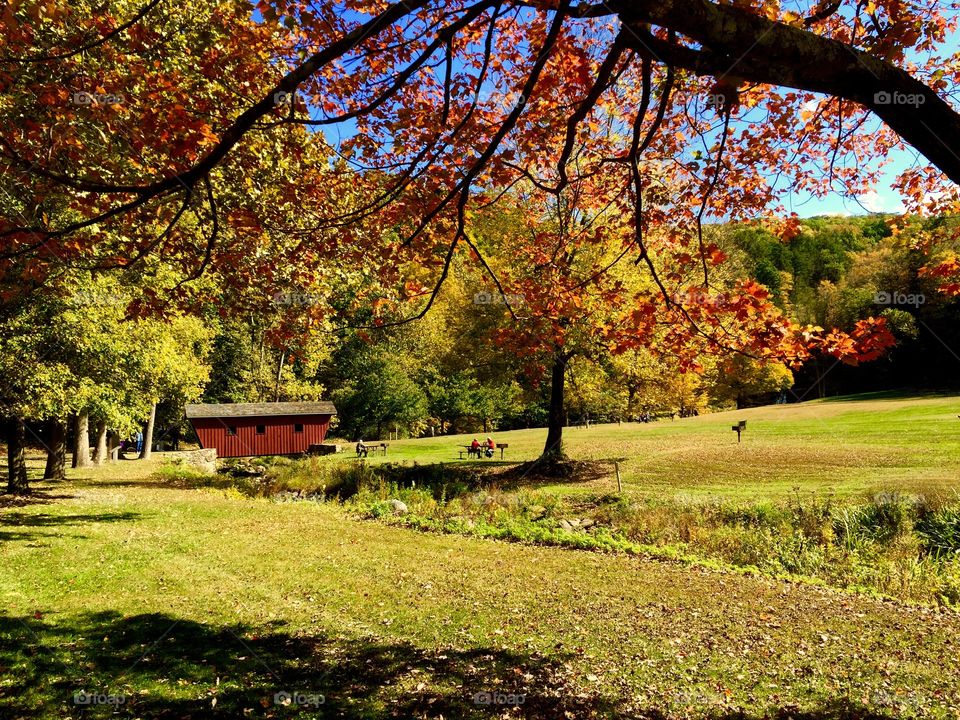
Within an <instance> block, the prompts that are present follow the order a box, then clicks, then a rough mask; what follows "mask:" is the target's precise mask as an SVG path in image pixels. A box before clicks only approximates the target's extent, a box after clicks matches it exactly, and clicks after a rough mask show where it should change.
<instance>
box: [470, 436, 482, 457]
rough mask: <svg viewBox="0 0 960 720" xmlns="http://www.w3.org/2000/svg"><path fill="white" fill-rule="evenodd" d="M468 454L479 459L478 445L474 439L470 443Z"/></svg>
mask: <svg viewBox="0 0 960 720" xmlns="http://www.w3.org/2000/svg"><path fill="white" fill-rule="evenodd" d="M470 453H471V454H474V455H476V456H477V457H480V443H478V442H477V439H476V438H474V439H473V442H472V443H470Z"/></svg>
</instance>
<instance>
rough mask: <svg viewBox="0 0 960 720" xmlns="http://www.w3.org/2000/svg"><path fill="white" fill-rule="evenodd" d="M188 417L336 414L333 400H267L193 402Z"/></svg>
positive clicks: (187, 408)
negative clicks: (215, 403)
mask: <svg viewBox="0 0 960 720" xmlns="http://www.w3.org/2000/svg"><path fill="white" fill-rule="evenodd" d="M186 411H187V417H188V418H227V417H269V416H271V415H336V414H337V409H336V408H335V407H334V406H333V403H332V402H327V401H322V402H267V403H225V404H222V405H214V404H210V405H206V404H202V403H200V404H192V405H187V407H186Z"/></svg>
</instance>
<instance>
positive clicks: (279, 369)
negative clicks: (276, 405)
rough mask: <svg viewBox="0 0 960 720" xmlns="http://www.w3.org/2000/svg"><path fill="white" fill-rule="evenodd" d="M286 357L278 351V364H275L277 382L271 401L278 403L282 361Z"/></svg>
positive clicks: (282, 352)
mask: <svg viewBox="0 0 960 720" xmlns="http://www.w3.org/2000/svg"><path fill="white" fill-rule="evenodd" d="M285 356H286V353H285V352H284V351H283V350H281V351H280V362H278V363H277V382H276V384H275V385H274V388H273V401H274V402H280V380H281V379H282V378H283V359H284V357H285Z"/></svg>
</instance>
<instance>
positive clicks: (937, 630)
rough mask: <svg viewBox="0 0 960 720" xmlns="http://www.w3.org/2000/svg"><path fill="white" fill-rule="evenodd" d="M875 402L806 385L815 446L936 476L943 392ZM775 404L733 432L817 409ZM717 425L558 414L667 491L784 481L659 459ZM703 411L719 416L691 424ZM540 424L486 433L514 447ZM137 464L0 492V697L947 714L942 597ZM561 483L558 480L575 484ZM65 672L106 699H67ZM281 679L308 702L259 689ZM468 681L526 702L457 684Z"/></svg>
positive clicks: (528, 445) (842, 483) (235, 708)
mask: <svg viewBox="0 0 960 720" xmlns="http://www.w3.org/2000/svg"><path fill="white" fill-rule="evenodd" d="M889 402H895V403H896V404H898V407H896V408H894V407H888V406H887V405H886V403H888V401H886V400H880V401H873V402H871V403H857V405H858V406H861V407H863V408H864V409H863V410H862V411H861V412H860V413H859V417H858V416H857V415H858V414H857V413H856V412H855V411H854V410H853V409H852V408H851V407H850V406H851V404H846V403H829V404H827V403H823V404H818V405H820V406H821V408H822V409H823V412H824V413H825V414H826V413H827V405H829V408H830V409H831V410H832V411H835V410H836V409H838V408H839V409H840V410H841V412H840V413H838V414H834V415H829V417H828V419H827V422H828V423H829V424H830V425H831V426H832V433H827V431H826V430H824V431H823V432H822V433H821V434H820V435H818V437H823V438H825V437H827V436H828V435H829V436H831V437H832V441H831V442H830V443H829V448H828V451H829V452H835V451H836V450H837V447H838V446H840V445H843V446H845V447H847V448H849V446H850V445H853V444H857V445H862V446H864V447H867V446H876V447H878V448H884V449H885V452H887V453H889V455H890V456H891V457H894V456H896V457H900V458H907V457H908V456H911V453H916V457H915V459H914V461H913V462H914V463H915V464H914V465H913V466H912V467H913V468H914V469H916V470H918V471H919V473H918V475H914V474H913V471H912V470H905V471H904V472H905V474H904V476H903V478H901V480H904V481H906V482H907V484H910V483H916V484H915V487H924V488H930V487H938V488H940V487H943V486H946V487H950V486H951V483H953V485H952V486H953V487H955V486H956V478H957V474H956V462H957V450H956V447H955V445H956V434H955V431H952V430H951V429H950V428H951V427H952V426H951V425H950V424H949V417H953V420H954V422H956V423H958V424H960V421H958V420H956V417H955V415H956V413H953V414H952V415H951V414H950V412H951V407H950V405H949V403H950V402H952V401H950V400H948V399H922V400H918V401H916V402H915V403H908V402H904V401H900V400H896V401H889ZM937 403H941V404H940V405H938V404H937ZM809 407H810V406H805V407H804V408H793V410H794V413H804V412H807V409H808V408H809ZM778 412H780V411H779V409H777V410H772V409H768V410H764V411H750V412H749V413H736V414H735V415H736V416H739V417H745V418H746V419H748V421H750V424H749V426H748V433H749V434H748V435H747V436H746V438H745V443H744V446H743V450H744V451H750V450H751V448H752V451H753V452H754V453H756V452H757V451H758V450H759V448H760V447H763V446H766V447H768V448H770V447H774V446H775V444H776V442H777V441H776V439H775V438H776V436H777V435H778V434H779V435H780V436H781V437H782V438H784V439H786V438H792V440H791V441H792V442H799V440H797V435H798V434H801V430H803V428H806V430H804V432H808V433H816V432H817V431H816V430H815V428H816V427H817V424H816V423H815V422H812V421H810V420H808V419H805V418H803V417H797V416H796V415H792V416H791V415H789V414H786V413H785V414H784V415H782V416H780V418H785V419H782V421H781V422H780V423H775V422H774V420H775V419H776V418H777V415H776V414H777V413H778ZM764 413H766V414H764ZM888 414H890V415H893V416H898V417H901V418H902V417H904V416H910V417H912V418H913V419H914V420H915V421H916V423H918V424H920V425H928V426H930V427H931V428H936V432H933V433H931V434H930V435H929V436H928V437H927V439H926V440H924V444H922V445H917V446H911V444H910V442H908V441H905V440H904V439H903V437H902V435H903V434H900V435H898V433H896V432H895V431H894V430H893V429H892V428H891V427H888V425H889V423H887V422H881V423H879V426H880V427H879V428H878V427H877V424H876V423H869V422H867V418H866V417H865V416H870V418H872V419H875V418H883V417H885V416H887V415H888ZM763 418H767V419H766V420H764V419H763ZM771 418H772V419H771ZM754 421H756V422H754ZM667 423H669V421H667ZM765 423H768V424H769V427H767V428H764V427H763V426H764V424H765ZM729 424H730V416H728V417H727V418H726V419H723V418H717V417H713V418H708V417H701V418H695V419H691V420H688V421H676V423H674V424H672V425H668V424H664V423H662V424H660V425H653V426H639V427H638V426H630V427H626V426H624V427H623V428H615V427H604V428H601V427H598V428H593V429H591V430H571V431H570V437H571V440H570V445H569V446H568V450H569V451H571V454H575V450H576V448H577V447H579V448H580V449H581V451H582V452H581V454H582V455H587V453H588V451H589V452H592V453H596V454H597V455H596V456H597V457H610V456H627V455H630V454H631V450H630V448H633V447H636V448H642V451H643V452H645V453H647V454H648V455H647V459H646V460H645V461H644V460H642V459H641V458H636V459H632V460H630V461H628V462H630V463H636V466H635V467H639V466H643V467H645V468H649V466H650V463H652V462H656V463H657V466H658V467H664V468H668V470H667V471H666V472H667V474H668V475H669V476H670V478H672V479H671V480H669V481H667V480H666V479H664V480H663V485H662V487H664V488H667V489H669V493H670V496H671V497H673V496H674V495H687V494H694V493H702V492H706V491H707V489H708V488H720V489H722V490H723V491H724V492H725V493H726V494H727V495H728V496H729V497H730V498H731V499H734V500H735V499H737V498H738V497H740V496H742V495H744V494H745V493H750V494H751V496H753V497H757V496H761V495H763V494H764V493H765V492H767V490H768V489H769V488H771V487H779V486H778V485H773V484H767V483H765V482H764V481H762V480H758V479H757V477H758V473H761V471H764V470H765V468H764V466H763V464H762V463H760V461H759V459H758V458H757V457H756V456H754V457H753V460H752V461H751V463H748V464H745V465H744V468H745V470H744V473H745V474H744V477H745V478H751V480H750V481H749V482H750V483H752V484H751V485H750V487H746V488H745V487H739V486H737V485H733V484H731V483H730V482H728V481H727V480H726V479H723V478H721V479H718V478H717V477H715V476H713V475H711V474H709V473H708V472H707V471H706V470H701V471H700V472H699V473H698V474H696V475H695V476H687V475H685V474H684V472H682V471H680V470H677V469H676V468H675V467H673V466H671V465H670V463H669V458H670V457H671V456H672V457H674V458H675V459H676V460H677V462H679V463H686V462H691V455H692V454H693V453H694V452H695V449H696V445H697V441H695V440H691V439H689V438H688V439H686V440H684V437H685V433H683V432H681V430H680V429H681V428H683V427H686V428H688V433H693V434H694V435H695V436H696V437H698V438H700V440H701V441H702V442H704V443H705V448H704V449H703V452H704V454H705V457H710V456H712V455H716V454H718V453H720V452H721V451H725V450H724V448H725V447H726V445H728V444H729V441H730V438H729V437H728V436H727V434H730V435H732V433H731V432H730V430H729V429H726V431H725V432H726V434H722V431H723V428H724V426H725V425H726V426H729ZM842 428H846V430H842ZM870 428H873V429H870ZM715 432H716V433H721V434H722V437H720V438H719V439H718V440H717V441H716V444H715V445H712V444H709V443H710V442H711V441H710V440H709V439H710V438H712V437H713V434H714V433H715ZM842 432H847V433H849V434H848V435H842V434H841V433H842ZM950 432H954V434H953V435H950V434H949V433H950ZM577 433H582V434H583V439H580V438H577V435H576V434H577ZM871 433H873V434H871ZM590 434H592V435H590ZM495 437H497V438H498V439H503V438H504V436H503V435H498V436H495ZM538 437H542V432H537V431H522V432H519V433H515V434H510V435H509V436H508V439H507V441H508V442H510V443H511V450H513V448H514V442H516V448H517V455H518V456H520V457H523V456H524V454H525V453H529V455H533V454H535V453H536V449H537V448H536V445H537V443H538V440H537V438H538ZM598 437H603V438H604V441H603V443H599V442H597V440H596V438H598ZM515 438H519V439H516V440H515ZM751 443H752V445H751ZM951 443H953V446H952V447H951V445H950V444H951ZM455 444H456V441H452V442H451V440H450V439H449V438H443V439H438V440H432V441H404V442H399V443H394V444H393V445H392V446H391V452H393V451H396V453H395V454H396V457H394V458H393V459H397V457H406V458H407V459H408V460H414V459H416V460H418V461H419V462H429V461H430V460H431V457H432V458H433V459H439V458H438V457H437V456H439V455H441V454H443V453H447V456H449V448H450V446H451V445H455ZM417 447H420V448H422V450H421V451H420V452H419V453H418V451H417V450H415V448H417ZM431 447H432V448H433V449H432V450H430V449H429V448H431ZM738 451H739V450H738ZM811 452H813V451H811ZM431 453H433V455H431ZM604 453H610V454H609V455H605V454H604ZM614 453H615V454H616V455H614ZM529 455H528V456H529ZM455 457H456V456H455V455H454V458H455ZM745 457H751V456H746V455H745ZM911 457H913V456H911ZM388 459H391V458H389V457H388ZM35 462H36V460H35ZM323 462H335V463H343V462H355V461H353V460H350V459H348V458H337V459H334V460H323ZM872 462H875V459H874V460H873V461H872ZM951 463H953V464H952V465H951ZM717 464H718V466H722V462H719V460H718V461H717ZM904 467H905V468H906V467H908V466H907V465H906V464H905V465H904ZM833 469H834V471H835V472H836V475H834V476H833V479H832V480H831V482H832V483H834V484H835V488H834V489H836V490H838V491H841V492H844V493H846V494H847V495H849V496H851V497H852V496H853V495H855V494H857V493H860V492H862V491H863V490H864V489H866V488H874V489H876V488H881V487H885V486H887V485H888V484H889V482H888V479H884V478H880V479H873V480H870V481H866V480H864V479H863V477H864V476H863V475H861V474H860V473H861V471H862V468H860V467H859V466H857V465H856V464H854V463H840V464H837V465H836V466H835V467H834V468H833ZM951 469H952V474H950V472H951ZM157 470H158V464H157V463H143V462H140V461H130V462H125V463H119V464H117V465H113V466H108V467H105V468H101V469H96V470H89V471H83V472H78V471H74V472H71V474H70V479H69V480H68V481H67V482H66V483H64V484H62V485H57V486H51V485H49V484H40V485H39V488H40V490H41V492H40V493H39V494H38V495H37V496H36V497H34V498H31V499H30V500H28V501H24V502H17V501H13V500H10V499H4V500H3V504H2V505H0V563H2V565H0V567H2V568H3V570H2V572H0V599H2V607H3V613H2V614H0V717H3V718H81V717H84V718H86V717H108V716H109V717H130V718H207V717H214V718H231V719H233V718H243V717H251V718H256V717H300V718H327V717H344V718H388V717H399V718H439V717H441V716H442V717H444V718H475V717H476V718H489V717H502V718H508V717H528V718H544V719H545V720H546V719H549V720H553V719H554V718H591V717H624V718H627V717H630V718H661V719H662V718H690V717H696V718H729V719H731V720H732V718H756V719H759V718H765V717H783V718H786V717H792V718H804V719H805V720H813V719H820V718H835V717H851V718H871V719H876V718H895V717H897V718H899V717H908V718H928V717H935V718H957V717H960V688H958V684H957V678H958V677H960V640H958V638H960V615H958V614H957V613H956V612H953V611H949V610H937V609H934V608H924V607H912V606H906V605H902V604H899V603H896V602H889V601H881V600H879V599H875V598H872V597H868V596H865V595H857V594H847V593H839V592H837V591H834V590H832V589H829V588H826V587H818V586H816V585H810V584H798V583H789V582H784V581H781V580H777V579H774V578H771V577H766V576H762V575H756V574H753V575H751V574H743V573H733V572H726V571H723V570H721V569H709V568H705V567H697V566H688V565H684V564H681V563H676V562H664V561H656V560H650V559H646V558H643V557H633V556H629V555H627V554H604V553H596V552H587V551H578V550H570V549H563V548H557V547H541V546H534V545H527V544H519V543H506V542H498V541H492V540H488V539H481V538H475V537H467V536H462V535H457V534H443V533H423V532H417V531H414V530H411V529H407V528H403V527H397V526H394V525H389V524H383V523H380V522H372V521H368V520H359V519H356V518H355V517H354V516H353V515H352V514H351V513H349V512H347V510H346V509H345V508H344V507H342V506H340V505H338V504H335V503H310V502H298V503H281V502H274V501H271V500H269V499H255V498H250V497H247V496H245V495H242V494H240V493H239V492H237V491H236V490H234V489H232V488H229V487H227V488H222V487H208V488H200V489H196V488H195V489H190V488H187V487H182V486H178V485H177V484H176V483H174V482H171V480H172V479H173V477H172V476H171V474H170V473H169V472H165V473H158V472H157ZM941 470H942V471H943V474H940V475H938V474H937V472H938V471H941ZM790 472H793V471H792V469H791V470H790ZM606 482H608V481H607V479H606V478H599V479H595V480H592V481H590V482H589V483H587V485H596V484H602V483H606ZM814 484H815V486H816V487H820V486H819V484H817V481H814ZM629 486H630V490H631V492H632V493H635V494H636V495H637V497H639V498H643V497H647V496H652V495H654V494H655V489H652V488H650V487H647V486H642V485H641V484H640V476H639V475H636V474H634V475H632V476H631V478H630V480H629ZM557 487H560V488H562V489H564V490H565V491H566V492H567V493H568V494H569V495H570V497H571V498H573V499H575V498H576V497H577V494H578V493H582V494H583V495H584V496H586V495H589V494H591V493H593V494H595V490H589V488H588V489H584V488H580V487H579V486H578V485H577V484H576V483H568V484H563V485H560V486H557ZM552 491H553V490H551V492H552ZM935 529H936V528H935ZM937 531H938V532H942V529H940V530H937ZM81 690H85V691H87V692H88V693H96V694H103V695H114V696H116V695H120V694H122V695H123V696H124V699H125V702H124V704H123V705H120V706H119V707H111V706H78V705H75V704H74V702H73V698H74V694H75V693H77V692H79V691H81ZM283 690H286V691H290V692H298V693H302V694H303V695H305V696H311V695H314V696H318V695H323V696H324V700H325V702H324V703H323V704H322V705H319V706H317V707H314V706H309V705H307V706H301V707H300V708H294V707H285V706H282V705H276V704H274V702H273V697H274V694H275V693H277V692H280V691H283ZM487 692H489V693H501V694H502V696H503V697H504V698H506V697H507V696H510V695H512V696H514V700H516V699H517V697H518V696H520V695H522V696H523V699H524V702H523V704H522V705H520V706H517V707H512V706H508V705H497V706H482V705H477V704H476V703H475V702H474V701H473V698H474V696H475V695H476V693H487Z"/></svg>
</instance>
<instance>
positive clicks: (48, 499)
mask: <svg viewBox="0 0 960 720" xmlns="http://www.w3.org/2000/svg"><path fill="white" fill-rule="evenodd" d="M72 497H73V495H64V494H62V493H61V494H57V493H53V492H49V491H47V490H38V489H36V488H34V489H33V490H32V491H31V493H30V494H29V495H11V494H10V493H2V494H0V510H3V509H5V508H15V507H27V506H28V505H46V504H48V503H52V502H53V501H55V500H70V499H71V498H72Z"/></svg>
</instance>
